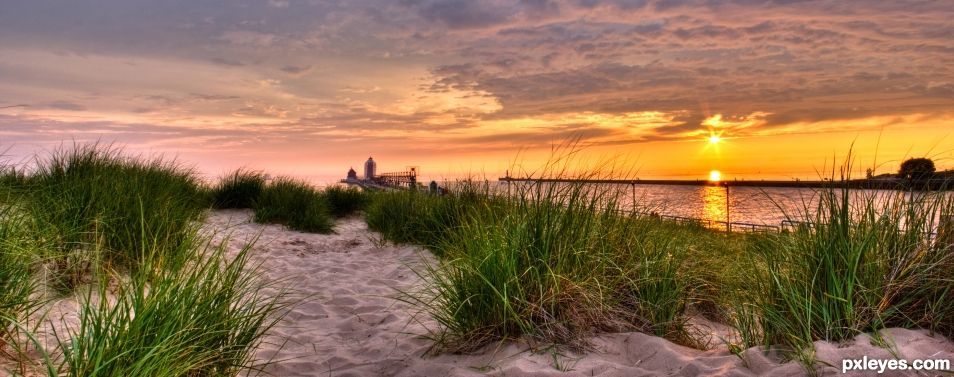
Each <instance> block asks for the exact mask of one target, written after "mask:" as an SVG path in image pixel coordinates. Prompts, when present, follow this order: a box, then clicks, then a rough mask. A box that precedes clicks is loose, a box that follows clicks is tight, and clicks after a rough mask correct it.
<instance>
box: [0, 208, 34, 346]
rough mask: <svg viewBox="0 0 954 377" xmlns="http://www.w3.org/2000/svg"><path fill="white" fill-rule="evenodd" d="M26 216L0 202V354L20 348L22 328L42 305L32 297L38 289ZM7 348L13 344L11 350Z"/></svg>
mask: <svg viewBox="0 0 954 377" xmlns="http://www.w3.org/2000/svg"><path fill="white" fill-rule="evenodd" d="M25 220H26V219H24V217H23V215H22V214H20V213H17V211H16V209H15V208H13V206H12V204H10V203H9V202H5V201H4V202H0V354H3V353H5V352H9V351H13V350H16V349H19V347H16V346H15V345H16V344H15V343H16V342H17V341H18V337H17V334H18V331H17V329H18V328H19V327H22V325H24V324H25V323H26V321H27V319H28V317H29V315H30V314H32V313H33V312H35V310H36V309H37V308H38V307H39V306H40V305H41V304H42V302H40V301H38V300H37V299H36V298H35V297H31V296H32V294H33V292H34V291H35V290H36V280H35V279H34V277H33V269H32V266H33V261H34V260H35V259H36V258H35V256H33V255H31V254H32V253H33V252H35V250H34V249H33V248H31V245H32V242H31V237H30V236H29V235H28V234H27V231H28V228H27V227H26V226H25V224H24V222H25ZM8 345H14V347H12V349H10V348H9V347H8Z"/></svg>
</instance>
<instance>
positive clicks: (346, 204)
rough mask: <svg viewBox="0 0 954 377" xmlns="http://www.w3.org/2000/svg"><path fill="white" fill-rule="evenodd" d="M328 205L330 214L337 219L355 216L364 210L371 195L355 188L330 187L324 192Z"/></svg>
mask: <svg viewBox="0 0 954 377" xmlns="http://www.w3.org/2000/svg"><path fill="white" fill-rule="evenodd" d="M322 196H324V198H325V202H326V203H327V204H328V212H329V213H330V214H331V215H332V216H334V217H335V218H342V217H346V216H350V215H353V214H355V213H357V212H358V211H361V210H364V209H365V208H366V207H367V205H368V202H369V199H370V198H369V194H368V193H367V192H365V191H364V190H361V189H357V188H353V187H348V188H345V187H341V186H330V187H327V188H325V189H324V190H323V191H322Z"/></svg>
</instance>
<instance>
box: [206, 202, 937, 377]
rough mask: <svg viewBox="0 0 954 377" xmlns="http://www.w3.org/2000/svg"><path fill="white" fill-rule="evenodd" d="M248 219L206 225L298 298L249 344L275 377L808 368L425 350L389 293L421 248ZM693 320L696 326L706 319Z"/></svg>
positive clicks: (612, 350)
mask: <svg viewBox="0 0 954 377" xmlns="http://www.w3.org/2000/svg"><path fill="white" fill-rule="evenodd" d="M250 216H251V212H250V211H243V210H225V211H215V212H213V213H212V214H211V215H210V216H209V219H208V220H207V230H208V231H212V232H214V234H215V237H217V238H218V239H222V238H223V237H225V236H229V237H231V238H230V246H229V247H230V248H232V250H238V249H239V248H240V247H241V246H242V245H243V244H244V243H245V242H246V241H247V240H250V239H253V238H254V237H256V236H259V237H260V238H259V240H258V242H257V243H256V246H255V248H254V254H255V255H256V257H257V258H259V260H261V261H262V264H263V267H264V268H265V270H266V277H267V278H268V279H282V280H285V281H286V282H287V283H288V284H289V285H290V286H291V287H292V288H293V289H295V290H296V292H297V293H298V294H299V295H301V296H300V297H302V301H301V302H300V303H299V304H298V305H296V306H295V307H294V308H293V310H292V311H291V312H290V313H289V314H288V315H287V317H285V319H284V320H283V321H282V322H281V323H280V324H279V325H278V326H277V327H276V328H274V329H273V330H272V332H271V334H270V338H269V340H268V342H267V344H265V345H263V346H262V347H261V348H260V349H259V350H258V352H257V357H258V358H259V359H260V360H271V361H272V362H273V363H272V364H271V365H269V366H268V368H266V369H265V371H266V372H268V373H270V374H272V375H275V376H481V375H494V376H642V375H658V376H697V375H719V376H753V375H773V376H802V375H807V373H806V372H805V370H804V369H802V367H801V366H800V365H799V364H797V363H796V362H791V361H790V362H782V360H780V359H779V358H778V357H775V356H771V355H768V356H767V355H765V354H764V353H763V352H762V351H760V350H758V349H754V348H753V349H749V350H747V351H745V352H744V353H743V356H742V358H740V357H737V356H735V355H733V354H732V353H730V352H729V351H728V349H727V348H726V347H725V346H720V345H718V344H716V343H718V342H717V341H713V345H712V347H711V349H710V350H706V351H702V350H697V349H692V348H688V347H684V346H680V345H677V344H674V343H672V342H670V341H667V340H665V339H662V338H659V337H655V336H651V335H646V334H642V333H635V332H633V333H616V334H604V335H600V336H596V337H593V338H591V339H589V343H590V345H591V349H590V350H588V351H586V352H573V351H570V350H566V349H554V348H552V347H539V346H538V347H537V348H535V349H531V347H530V346H528V345H527V344H524V343H510V344H502V345H501V344H497V345H491V346H488V347H485V348H484V349H483V350H481V352H478V353H475V354H467V355H451V354H442V355H438V356H429V355H426V353H427V351H428V349H429V347H430V345H431V344H432V343H431V341H429V340H428V339H426V335H427V333H428V330H427V329H428V328H433V326H436V324H435V323H434V322H433V321H431V320H430V319H428V318H422V316H416V314H417V313H418V312H417V310H416V309H415V308H414V307H411V306H410V305H408V304H406V303H404V302H401V301H399V300H397V299H396V297H398V296H399V293H400V292H401V291H407V290H413V289H415V287H417V286H419V285H420V284H421V282H422V281H421V278H420V277H419V276H418V275H417V274H415V272H414V271H415V269H417V268H419V267H420V266H421V265H422V263H423V262H424V261H426V260H430V261H433V256H432V255H430V253H429V252H427V251H426V250H424V249H422V248H419V247H414V246H394V245H391V244H389V243H384V242H382V241H380V238H379V237H378V236H377V235H376V234H375V233H374V232H371V231H369V230H368V228H367V225H366V224H365V223H364V221H363V220H362V219H360V218H357V217H352V218H347V219H344V220H340V221H339V222H338V223H337V224H336V227H335V232H336V234H331V235H320V234H309V233H300V232H295V231H289V230H286V229H285V228H284V227H282V226H277V225H261V224H255V223H252V222H251V221H250ZM696 322H697V323H699V324H698V325H697V326H700V327H701V328H702V329H703V330H704V331H705V325H704V324H703V322H704V321H701V320H699V321H696ZM716 330H717V329H712V331H716ZM882 335H883V336H884V337H885V338H886V339H889V341H890V342H893V344H894V346H895V351H896V352H897V355H898V356H900V357H901V358H904V359H907V360H914V359H949V360H954V343H952V342H951V341H950V340H947V339H945V338H943V337H940V336H932V335H931V334H929V333H928V332H927V331H923V330H918V331H914V330H905V329H888V330H884V331H883V332H882ZM872 343H873V341H872V339H871V337H870V336H868V335H860V336H858V337H856V338H855V339H854V340H853V341H851V342H846V343H845V344H831V343H828V342H816V343H815V346H816V349H817V352H818V359H819V363H818V366H819V370H818V371H819V372H820V374H821V375H840V374H841V364H842V360H843V359H846V358H848V359H854V358H857V359H860V358H862V357H864V356H867V357H868V358H883V359H889V358H893V356H892V352H893V351H890V350H888V349H885V348H880V347H878V346H875V345H872ZM826 365H830V366H826ZM873 373H874V372H872V371H857V372H850V373H849V374H848V375H857V376H865V375H872V374H873ZM881 375H884V376H892V375H934V374H930V373H924V372H921V373H920V374H919V373H915V372H913V371H907V372H898V371H887V372H885V373H883V374H881Z"/></svg>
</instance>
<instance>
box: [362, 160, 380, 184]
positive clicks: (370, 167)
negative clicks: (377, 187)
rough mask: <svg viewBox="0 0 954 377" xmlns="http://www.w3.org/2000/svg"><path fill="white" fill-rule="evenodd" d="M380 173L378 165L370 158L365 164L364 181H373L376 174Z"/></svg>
mask: <svg viewBox="0 0 954 377" xmlns="http://www.w3.org/2000/svg"><path fill="white" fill-rule="evenodd" d="M377 172H378V164H377V163H376V162H374V159H373V158H371V157H368V161H365V163H364V179H366V180H369V181H370V180H373V179H374V176H375V174H377Z"/></svg>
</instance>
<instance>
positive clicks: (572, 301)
mask: <svg viewBox="0 0 954 377" xmlns="http://www.w3.org/2000/svg"><path fill="white" fill-rule="evenodd" d="M465 186H466V185H465ZM469 187H476V186H474V185H470V186H469ZM517 190H520V192H517V193H514V194H513V195H511V196H509V197H507V196H498V195H495V194H494V193H493V192H491V191H489V190H484V191H480V190H479V189H476V190H475V189H469V190H461V191H458V192H456V193H454V194H451V195H448V196H432V195H427V194H423V193H418V192H402V193H381V194H377V195H376V196H375V197H374V200H373V202H372V204H371V206H370V207H369V209H368V211H367V217H368V223H369V225H370V226H371V228H372V229H376V230H379V231H381V232H382V234H383V235H384V236H385V237H386V238H388V239H390V240H392V241H396V242H411V243H418V244H423V245H426V246H428V247H429V248H431V249H432V250H435V251H436V253H437V254H438V255H439V256H441V257H442V260H441V261H440V262H438V263H437V264H433V265H429V266H427V267H426V268H425V269H424V270H423V271H422V272H421V273H422V275H424V276H425V278H426V280H427V281H428V283H427V284H428V285H427V287H426V288H425V289H424V290H423V291H421V292H416V293H411V294H410V295H409V296H408V297H407V299H408V300H409V301H411V302H414V303H415V304H417V305H420V306H421V307H423V308H424V310H425V311H426V312H427V314H428V315H430V316H433V318H435V319H436V320H437V322H438V323H439V324H440V325H441V326H440V329H437V331H436V332H435V334H433V335H434V337H435V340H436V341H437V343H436V346H437V347H438V349H442V350H450V351H468V350H472V349H475V348H478V347H480V346H482V345H484V344H486V343H487V342H491V341H496V340H504V339H516V338H520V337H525V336H526V337H532V338H536V339H538V340H542V341H546V342H554V343H571V344H574V343H577V342H578V341H580V340H581V339H582V337H583V336H584V335H587V334H590V333H592V332H593V331H595V330H599V329H603V330H606V329H641V330H644V331H647V332H651V333H655V334H658V335H661V336H666V337H668V338H670V339H675V340H679V341H685V342H688V341H689V340H688V337H687V336H686V330H685V319H686V317H685V310H686V307H687V305H689V304H690V303H691V301H692V297H693V288H692V287H693V284H692V282H691V279H690V277H689V276H687V275H685V274H684V273H683V272H682V271H681V269H682V267H685V266H686V265H687V264H686V260H685V255H686V253H687V251H688V247H687V244H686V243H684V242H682V240H684V239H685V238H682V237H679V235H678V234H674V233H673V232H674V231H676V230H678V229H680V228H679V227H667V226H658V227H657V226H655V225H659V223H658V222H657V221H654V220H648V221H647V220H642V219H632V218H629V217H626V216H623V215H621V214H618V213H617V212H616V211H615V210H613V208H615V206H614V203H615V201H616V200H617V199H618V194H619V193H618V192H615V191H614V190H603V189H601V188H600V187H598V186H588V185H572V184H571V185H547V186H546V187H543V188H542V189H539V190H538V189H537V188H536V187H526V186H525V187H522V188H518V189H517Z"/></svg>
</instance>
